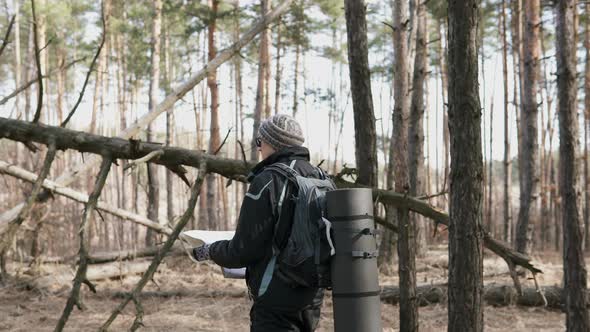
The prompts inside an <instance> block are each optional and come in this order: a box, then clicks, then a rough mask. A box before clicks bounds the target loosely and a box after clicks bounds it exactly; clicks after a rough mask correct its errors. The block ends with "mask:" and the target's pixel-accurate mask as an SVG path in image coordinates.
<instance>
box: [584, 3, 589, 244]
mask: <svg viewBox="0 0 590 332" xmlns="http://www.w3.org/2000/svg"><path fill="white" fill-rule="evenodd" d="M584 8H585V13H586V17H590V4H588V3H586V5H585V7H584ZM584 47H585V48H586V63H585V70H584V109H585V111H584V182H583V186H582V188H584V249H585V250H586V251H590V229H589V228H590V190H589V189H588V185H590V174H589V173H590V170H589V169H588V167H589V166H590V165H589V164H590V161H589V160H588V158H589V157H590V156H589V155H588V143H589V142H588V141H589V140H590V22H588V20H586V22H585V23H584Z"/></svg>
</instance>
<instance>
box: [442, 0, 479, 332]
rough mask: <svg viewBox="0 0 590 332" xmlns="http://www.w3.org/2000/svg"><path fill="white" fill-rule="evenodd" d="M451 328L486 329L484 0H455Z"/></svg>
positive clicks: (451, 44) (451, 110) (451, 102)
mask: <svg viewBox="0 0 590 332" xmlns="http://www.w3.org/2000/svg"><path fill="white" fill-rule="evenodd" d="M448 13H449V70H450V71H449V132H450V135H451V183H450V185H451V200H450V214H449V217H450V225H449V297H448V315H449V323H448V324H449V325H448V330H449V331H483V327H484V325H483V307H482V298H483V294H482V293H483V256H482V254H483V251H482V247H483V242H484V241H483V237H484V234H483V226H482V192H483V177H484V174H483V157H482V147H481V117H482V115H481V106H480V101H479V89H478V87H479V85H478V77H477V75H478V68H477V67H478V65H477V45H476V40H477V26H478V23H479V1H477V0H466V1H450V2H449V9H448Z"/></svg>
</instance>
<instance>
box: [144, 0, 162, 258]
mask: <svg viewBox="0 0 590 332" xmlns="http://www.w3.org/2000/svg"><path fill="white" fill-rule="evenodd" d="M153 8H154V19H153V26H152V58H151V76H150V89H149V90H150V91H149V101H148V104H149V105H148V108H149V110H150V112H151V111H153V110H154V108H155V107H156V105H158V92H159V90H160V33H161V29H162V0H154V2H153ZM147 140H148V142H151V141H152V140H153V133H152V129H151V124H150V125H148V129H147ZM147 169H148V172H147V176H148V219H151V220H158V216H159V212H160V185H159V182H160V181H159V178H158V168H157V167H156V166H155V165H153V164H152V163H148V165H147ZM155 241H156V239H155V233H154V232H153V231H152V230H151V229H148V230H147V231H146V235H145V246H146V247H151V246H153V245H154V244H155Z"/></svg>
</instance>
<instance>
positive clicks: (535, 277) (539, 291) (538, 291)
mask: <svg viewBox="0 0 590 332" xmlns="http://www.w3.org/2000/svg"><path fill="white" fill-rule="evenodd" d="M533 280H534V281H535V289H536V290H537V293H539V295H541V298H542V299H543V303H544V304H545V307H547V306H548V305H549V303H548V302H547V298H546V297H545V293H544V292H543V290H542V289H541V287H539V282H538V281H537V274H536V273H533Z"/></svg>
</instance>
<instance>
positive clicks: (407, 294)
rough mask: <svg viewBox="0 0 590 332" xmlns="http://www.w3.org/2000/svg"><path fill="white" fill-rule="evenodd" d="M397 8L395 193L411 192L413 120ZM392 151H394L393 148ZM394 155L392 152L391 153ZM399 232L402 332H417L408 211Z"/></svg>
mask: <svg viewBox="0 0 590 332" xmlns="http://www.w3.org/2000/svg"><path fill="white" fill-rule="evenodd" d="M396 4H397V5H396V6H393V7H394V9H393V24H394V27H395V29H394V32H393V43H394V44H393V46H394V52H395V60H394V73H396V75H397V77H395V81H394V97H395V105H394V109H393V131H392V138H391V143H390V144H391V146H392V147H393V148H394V149H395V154H394V158H393V166H394V173H395V191H397V192H399V193H404V192H407V191H408V189H409V185H410V184H409V176H408V120H407V119H408V116H409V110H410V109H409V108H410V107H409V106H410V105H409V104H410V99H409V86H408V49H407V47H408V39H407V32H406V29H405V27H406V24H407V21H408V17H407V15H408V1H407V0H400V1H397V2H396ZM390 149H391V148H390ZM390 155H391V151H390ZM397 222H398V229H399V230H400V232H399V234H398V236H399V239H398V242H397V253H398V256H399V260H398V264H399V269H398V273H399V279H400V281H399V283H400V289H402V292H401V294H400V309H399V310H400V331H416V330H417V329H418V307H417V301H416V296H415V295H416V268H415V265H416V262H415V256H416V245H415V234H414V225H413V224H412V223H411V222H410V220H409V212H408V210H407V209H398V210H397Z"/></svg>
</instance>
